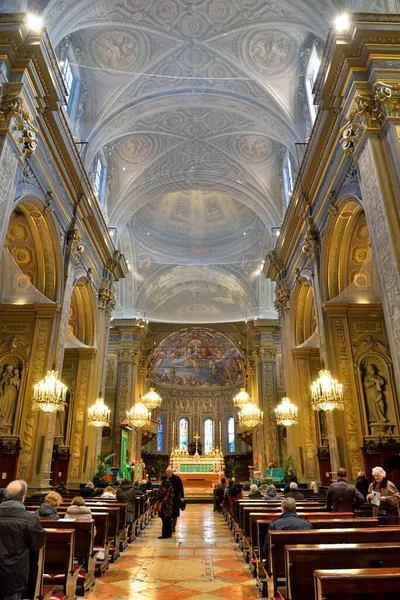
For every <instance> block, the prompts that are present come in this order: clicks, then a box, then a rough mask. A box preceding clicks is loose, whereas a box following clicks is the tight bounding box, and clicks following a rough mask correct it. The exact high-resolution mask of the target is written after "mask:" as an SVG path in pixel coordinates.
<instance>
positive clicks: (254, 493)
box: [247, 483, 263, 498]
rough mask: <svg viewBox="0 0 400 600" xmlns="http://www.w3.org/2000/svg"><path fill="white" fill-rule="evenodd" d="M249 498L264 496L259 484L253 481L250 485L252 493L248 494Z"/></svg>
mask: <svg viewBox="0 0 400 600" xmlns="http://www.w3.org/2000/svg"><path fill="white" fill-rule="evenodd" d="M247 497H248V498H262V497H263V496H262V493H261V492H260V490H259V489H258V485H256V484H255V483H252V484H251V486H250V494H249V495H248V496H247Z"/></svg>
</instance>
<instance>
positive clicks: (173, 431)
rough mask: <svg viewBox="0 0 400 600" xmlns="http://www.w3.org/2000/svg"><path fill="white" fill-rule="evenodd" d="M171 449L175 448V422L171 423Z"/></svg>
mask: <svg viewBox="0 0 400 600" xmlns="http://www.w3.org/2000/svg"><path fill="white" fill-rule="evenodd" d="M172 447H173V448H174V447H175V421H172Z"/></svg>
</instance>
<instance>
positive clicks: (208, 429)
mask: <svg viewBox="0 0 400 600" xmlns="http://www.w3.org/2000/svg"><path fill="white" fill-rule="evenodd" d="M213 441H214V422H213V420H212V419H206V420H205V421H204V452H205V454H208V453H209V452H212V451H213V449H214V444H213Z"/></svg>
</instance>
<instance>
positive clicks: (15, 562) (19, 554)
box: [0, 480, 46, 600]
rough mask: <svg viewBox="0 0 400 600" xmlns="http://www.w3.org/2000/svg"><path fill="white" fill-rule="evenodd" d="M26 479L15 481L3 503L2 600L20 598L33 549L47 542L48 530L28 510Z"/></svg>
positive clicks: (0, 533)
mask: <svg viewBox="0 0 400 600" xmlns="http://www.w3.org/2000/svg"><path fill="white" fill-rule="evenodd" d="M26 492H27V485H26V483H25V481H22V480H18V481H12V482H11V483H9V484H8V486H7V487H6V489H5V492H4V502H3V503H2V504H1V505H0V600H20V598H21V595H22V594H23V592H24V591H25V588H26V586H27V583H28V580H29V562H30V561H29V553H30V552H31V551H32V552H37V551H38V550H40V548H42V546H44V543H45V541H46V532H45V530H44V529H43V528H42V526H41V525H40V522H39V519H38V518H37V517H36V516H35V515H33V514H32V513H29V512H27V511H26V510H25V506H24V500H25V496H26Z"/></svg>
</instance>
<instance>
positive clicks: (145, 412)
mask: <svg viewBox="0 0 400 600" xmlns="http://www.w3.org/2000/svg"><path fill="white" fill-rule="evenodd" d="M150 415H151V413H150V411H149V409H148V408H147V406H145V405H144V404H143V402H137V403H136V404H135V406H132V408H131V409H129V410H127V411H126V418H127V419H128V422H129V424H130V425H133V427H137V428H140V427H143V426H144V425H146V423H148V421H149V420H150Z"/></svg>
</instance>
